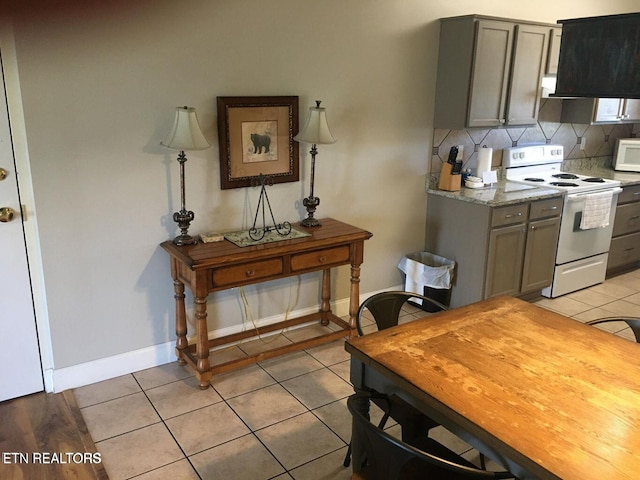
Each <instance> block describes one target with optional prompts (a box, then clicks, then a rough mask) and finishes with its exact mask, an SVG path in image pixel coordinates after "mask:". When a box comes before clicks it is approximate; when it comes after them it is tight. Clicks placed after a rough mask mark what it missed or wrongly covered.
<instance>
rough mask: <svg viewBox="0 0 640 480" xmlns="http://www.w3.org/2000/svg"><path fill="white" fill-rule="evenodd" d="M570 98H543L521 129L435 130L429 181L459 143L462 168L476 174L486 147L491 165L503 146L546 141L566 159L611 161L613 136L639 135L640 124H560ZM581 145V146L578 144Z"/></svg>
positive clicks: (499, 162)
mask: <svg viewBox="0 0 640 480" xmlns="http://www.w3.org/2000/svg"><path fill="white" fill-rule="evenodd" d="M563 101H568V102H570V101H571V100H561V99H548V98H543V99H542V102H541V104H540V111H539V112H538V123H537V124H536V125H534V126H531V127H523V128H493V129H490V128H487V129H482V128H468V129H465V130H443V129H434V132H433V152H432V155H431V171H430V172H431V177H432V178H431V181H433V180H434V178H437V177H438V176H439V174H440V170H441V167H442V164H443V163H444V162H446V160H447V157H448V156H449V150H450V149H451V147H453V146H454V145H462V146H463V147H464V151H463V157H462V158H463V167H462V168H463V169H466V168H469V169H470V170H471V173H475V169H476V163H477V156H478V155H477V152H478V149H479V148H482V147H483V146H485V145H486V146H487V147H490V148H493V159H492V162H491V165H492V167H493V168H494V169H496V168H497V167H500V166H501V165H502V149H503V148H508V147H515V146H518V145H525V144H528V143H537V144H541V143H547V144H558V145H563V146H564V156H565V159H566V160H567V161H574V160H582V161H587V162H590V161H593V162H598V163H602V162H609V164H610V163H611V160H612V157H613V151H614V149H615V145H616V139H618V138H629V137H636V136H639V135H640V124H637V123H636V124H630V123H628V124H619V125H583V124H578V123H560V112H561V108H562V102H563ZM581 144H582V145H584V148H583V149H581V148H580V145H581Z"/></svg>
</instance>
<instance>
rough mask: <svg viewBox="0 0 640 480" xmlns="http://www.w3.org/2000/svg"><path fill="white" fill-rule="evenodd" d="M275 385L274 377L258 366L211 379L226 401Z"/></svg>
mask: <svg viewBox="0 0 640 480" xmlns="http://www.w3.org/2000/svg"><path fill="white" fill-rule="evenodd" d="M275 383H276V381H275V380H274V379H273V377H272V376H271V375H269V374H268V373H267V372H265V371H264V370H263V369H262V368H260V366H258V365H251V366H249V367H245V368H241V369H239V370H233V371H231V372H227V373H222V374H220V375H214V377H213V378H212V379H211V385H213V388H215V389H216V391H217V392H218V393H219V394H220V395H221V396H222V398H225V399H229V398H233V397H237V396H238V395H243V394H245V393H249V392H252V391H254V390H259V389H261V388H264V387H268V386H269V385H273V384H275Z"/></svg>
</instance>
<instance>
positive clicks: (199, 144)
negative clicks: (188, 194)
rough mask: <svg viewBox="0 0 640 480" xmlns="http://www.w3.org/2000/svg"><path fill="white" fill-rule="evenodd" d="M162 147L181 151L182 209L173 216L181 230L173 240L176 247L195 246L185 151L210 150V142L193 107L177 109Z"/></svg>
mask: <svg viewBox="0 0 640 480" xmlns="http://www.w3.org/2000/svg"><path fill="white" fill-rule="evenodd" d="M160 144H161V145H163V146H165V147H167V148H172V149H174V150H180V153H179V154H178V163H180V200H181V208H180V211H179V212H175V213H174V214H173V221H174V222H176V223H177V224H178V227H179V228H180V235H178V236H177V237H176V238H174V239H173V243H175V244H176V245H193V244H194V243H196V242H197V240H196V239H195V238H193V237H192V236H191V235H189V234H188V231H189V224H190V223H191V222H192V221H193V218H194V214H193V212H192V211H190V210H187V209H186V207H185V201H184V198H185V188H184V164H185V162H186V161H187V156H186V155H185V153H184V152H185V150H204V149H205V148H209V147H210V145H209V142H207V140H206V139H205V138H204V135H203V134H202V131H201V130H200V125H199V124H198V117H196V109H195V108H193V107H186V106H185V107H176V117H175V120H174V121H173V127H171V130H170V131H169V133H168V134H167V136H166V137H164V140H162V142H160Z"/></svg>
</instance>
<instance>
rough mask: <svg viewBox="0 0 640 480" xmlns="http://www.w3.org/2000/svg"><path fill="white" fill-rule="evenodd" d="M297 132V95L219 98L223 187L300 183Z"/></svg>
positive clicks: (221, 183) (221, 178)
mask: <svg viewBox="0 0 640 480" xmlns="http://www.w3.org/2000/svg"><path fill="white" fill-rule="evenodd" d="M297 133H298V97H294V96H282V97H218V141H219V144H220V187H221V188H222V189H223V190H225V189H230V188H239V187H250V186H252V185H256V184H257V181H258V178H259V177H260V174H263V175H265V176H268V177H269V178H270V180H272V181H273V183H284V182H297V181H298V180H299V179H300V178H299V169H298V166H299V160H298V142H295V141H294V140H293V137H294V135H296V134H297Z"/></svg>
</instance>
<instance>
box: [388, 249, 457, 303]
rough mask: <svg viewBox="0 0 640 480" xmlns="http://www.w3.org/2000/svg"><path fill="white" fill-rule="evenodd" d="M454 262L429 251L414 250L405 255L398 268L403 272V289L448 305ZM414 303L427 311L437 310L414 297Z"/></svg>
mask: <svg viewBox="0 0 640 480" xmlns="http://www.w3.org/2000/svg"><path fill="white" fill-rule="evenodd" d="M455 266H456V262H455V261H453V260H450V259H448V258H444V257H441V256H439V255H435V254H433V253H429V252H416V253H410V254H407V255H405V256H404V257H403V258H402V259H401V260H400V262H399V263H398V268H399V269H400V270H401V271H402V272H403V273H404V274H405V282H404V289H405V290H406V291H407V292H413V293H419V294H421V295H424V296H425V297H429V298H432V299H434V300H436V301H438V302H440V303H442V304H443V305H446V306H447V307H448V306H449V303H450V301H451V283H452V280H453V271H454V269H455ZM412 303H414V304H415V305H417V306H418V307H420V308H422V309H423V310H425V311H427V312H435V311H437V309H436V307H434V306H432V305H422V300H420V299H418V298H416V299H415V301H414V302H412Z"/></svg>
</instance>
